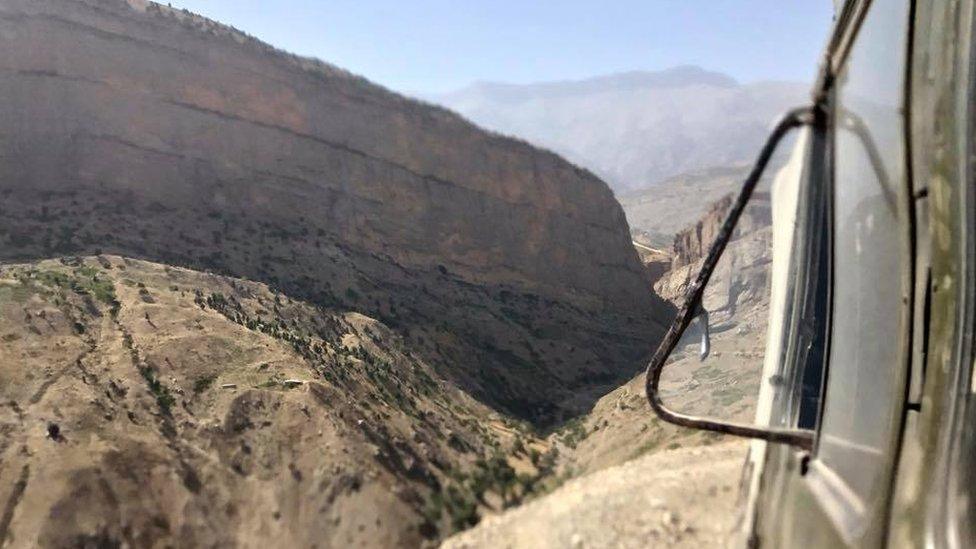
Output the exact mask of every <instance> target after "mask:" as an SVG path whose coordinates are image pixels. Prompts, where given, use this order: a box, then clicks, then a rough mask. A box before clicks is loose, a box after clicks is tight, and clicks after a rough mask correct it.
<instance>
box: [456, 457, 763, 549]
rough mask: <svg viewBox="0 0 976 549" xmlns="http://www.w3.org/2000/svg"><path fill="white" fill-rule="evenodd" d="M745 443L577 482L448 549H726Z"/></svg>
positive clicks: (645, 460)
mask: <svg viewBox="0 0 976 549" xmlns="http://www.w3.org/2000/svg"><path fill="white" fill-rule="evenodd" d="M746 448H747V446H746V444H745V443H743V442H740V441H736V442H731V443H724V444H719V445H714V446H702V447H691V448H679V449H675V450H668V451H664V452H659V453H655V454H652V455H648V456H645V457H641V458H638V459H635V460H633V461H630V462H627V463H624V464H623V465H619V466H616V467H611V468H609V469H605V470H602V471H598V472H596V473H593V474H590V475H586V476H584V477H581V478H577V479H574V480H572V481H570V482H568V483H566V484H565V485H563V486H561V487H560V488H559V489H557V490H556V491H554V492H552V493H551V494H548V495H546V496H544V497H542V498H539V499H537V500H535V501H532V502H530V503H528V504H526V505H524V506H522V507H518V508H516V509H512V510H510V511H508V512H506V513H503V514H501V515H497V516H493V517H488V518H486V519H485V520H483V521H482V522H481V523H480V524H479V525H478V526H476V527H475V528H473V529H471V530H468V531H466V532H462V533H461V534H459V535H456V536H454V537H452V538H450V539H448V540H446V541H445V542H444V544H443V545H442V546H441V547H442V549H476V548H523V547H525V548H530V547H531V548H533V549H544V548H560V549H561V548H567V547H568V548H573V549H583V548H604V547H606V548H610V547H613V548H630V547H634V548H637V547H640V548H646V547H695V548H697V547H720V546H722V545H723V544H724V542H725V540H726V539H727V537H728V532H729V530H730V528H731V527H732V523H733V520H734V518H735V505H736V499H737V495H738V484H739V477H740V471H741V468H742V464H743V460H744V458H745V453H746Z"/></svg>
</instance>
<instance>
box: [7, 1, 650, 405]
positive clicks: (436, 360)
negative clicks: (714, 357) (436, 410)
mask: <svg viewBox="0 0 976 549" xmlns="http://www.w3.org/2000/svg"><path fill="white" fill-rule="evenodd" d="M0 49H2V51H3V52H4V54H3V55H2V56H0V97H3V98H4V101H3V102H2V103H0V194H2V196H3V201H2V215H0V259H3V260H11V259H33V258H39V257H50V256H55V255H64V254H83V253H114V254H119V255H124V256H132V257H138V258H144V259H150V260H154V261H160V262H163V263H167V264H174V265H185V266H190V267H195V268H200V269H210V270H214V271H217V272H220V273H225V274H231V275H235V276H242V277H245V278H250V279H254V280H258V281H263V282H267V283H270V284H272V285H274V286H275V287H277V288H279V289H281V290H282V291H284V292H285V293H287V294H289V295H293V296H297V297H302V298H307V299H310V300H312V301H313V302H315V303H317V304H320V305H323V304H324V305H330V304H332V305H336V304H339V305H343V306H345V307H349V308H352V309H355V310H359V311H362V312H365V313H367V314H370V315H371V316H374V317H377V318H380V319H382V320H383V321H384V322H386V323H387V324H389V325H391V326H392V327H394V328H395V329H398V330H400V331H401V332H402V333H403V334H405V335H406V336H408V337H412V338H415V339H416V340H417V341H418V342H420V345H419V347H420V349H422V351H421V352H424V353H426V355H427V356H428V357H429V358H430V359H431V361H432V363H433V364H434V365H435V368H436V369H437V371H438V372H439V373H440V375H443V376H445V377H448V378H449V379H451V380H452V381H455V382H457V383H458V384H459V385H460V386H462V387H464V388H466V389H468V390H469V391H471V392H472V393H473V394H474V395H476V396H477V397H478V398H480V399H482V400H483V401H486V402H488V403H490V404H493V405H496V406H499V407H501V408H502V409H504V410H506V411H509V412H512V413H515V414H518V415H520V416H522V417H526V418H529V419H532V420H534V421H538V422H543V423H544V422H546V421H550V420H552V419H553V418H556V417H558V416H560V415H561V414H562V413H564V412H565V411H566V410H570V411H572V410H578V409H580V408H582V407H584V406H586V404H587V403H588V402H591V401H592V398H595V396H596V395H598V394H600V393H601V392H605V390H606V389H607V388H609V387H611V386H612V385H613V384H614V383H615V382H617V381H619V380H621V379H624V378H626V377H627V376H629V375H630V374H632V373H633V372H634V371H636V369H638V368H639V367H640V366H641V363H642V359H643V357H644V356H645V355H646V353H647V352H648V350H649V349H651V348H653V346H654V344H655V343H656V341H657V339H658V337H659V336H660V334H661V333H662V331H663V328H662V327H661V324H660V322H659V321H658V319H660V318H664V317H666V315H667V314H668V311H669V307H668V306H667V305H665V304H664V303H663V302H661V301H660V300H657V299H656V298H654V297H652V296H651V295H649V293H648V292H647V290H646V285H645V283H644V282H643V280H642V275H641V272H640V266H639V263H638V260H637V257H636V254H635V252H634V250H633V248H632V247H631V245H630V242H629V238H628V234H627V228H626V222H625V220H624V216H623V213H622V211H621V209H620V207H619V206H618V205H617V203H616V202H615V201H614V199H613V196H612V194H611V192H610V190H609V189H608V188H607V186H606V185H605V184H603V183H602V182H601V181H599V180H598V179H597V178H596V177H594V176H593V175H591V174H590V173H588V172H586V171H583V170H580V169H578V168H576V167H574V166H572V165H571V164H569V163H567V162H565V161H563V160H562V159H560V158H559V157H557V156H555V155H553V154H551V153H547V152H544V151H540V150H537V149H535V148H532V147H530V146H528V145H526V144H524V143H521V142H518V141H515V140H511V139H506V138H501V137H498V136H495V135H491V134H489V133H486V132H484V131H481V130H479V129H478V128H476V127H474V126H472V125H471V124H469V123H467V122H465V121H464V120H463V119H461V118H460V117H458V116H456V115H454V114H452V113H450V112H448V111H445V110H442V109H439V108H434V107H431V106H427V105H424V104H421V103H418V102H415V101H411V100H408V99H405V98H403V97H400V96H398V95H396V94H393V93H391V92H389V91H386V90H384V89H381V88H379V87H377V86H375V85H372V84H370V83H369V82H366V81H365V80H363V79H361V78H358V77H355V76H353V75H350V74H348V73H346V72H344V71H342V70H340V69H337V68H335V67H332V66H329V65H326V64H323V63H321V62H318V61H313V60H309V59H303V58H298V57H295V56H291V55H289V54H286V53H283V52H280V51H276V50H274V49H272V48H271V47H269V46H267V45H265V44H262V43H260V42H257V41H256V40H253V39H251V38H249V37H247V36H245V35H243V34H241V33H238V32H236V31H234V30H232V29H228V28H226V27H222V26H219V25H217V24H215V23H213V22H211V21H208V20H206V19H203V18H200V17H197V16H193V15H191V14H188V13H185V12H181V11H176V10H171V9H168V8H164V7H161V6H158V5H155V4H151V3H145V2H140V1H136V0H131V1H129V2H125V1H122V0H74V1H60V2H55V1H52V0H2V1H0Z"/></svg>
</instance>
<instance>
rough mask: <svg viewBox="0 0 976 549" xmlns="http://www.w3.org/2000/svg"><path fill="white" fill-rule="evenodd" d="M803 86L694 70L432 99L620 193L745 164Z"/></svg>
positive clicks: (471, 90)
mask: <svg viewBox="0 0 976 549" xmlns="http://www.w3.org/2000/svg"><path fill="white" fill-rule="evenodd" d="M808 90H809V86H808V85H807V84H803V83H793V82H757V83H750V84H742V83H739V82H736V81H735V80H734V79H733V78H731V77H729V76H727V75H724V74H721V73H717V72H711V71H706V70H704V69H702V68H699V67H695V66H679V67H674V68H671V69H667V70H663V71H657V72H648V71H635V72H627V73H618V74H610V75H605V76H598V77H594V78H590V79H586V80H578V81H562V82H542V83H538V84H528V85H515V84H503V83H495V82H481V83H476V84H473V85H471V86H469V87H467V88H463V89H461V90H458V91H455V92H452V93H448V94H444V95H440V96H434V97H430V99H431V100H433V101H436V102H438V103H440V104H442V105H445V106H447V107H449V108H451V109H453V110H456V111H457V112H459V113H461V114H462V115H464V116H465V117H467V118H469V119H470V120H472V121H474V122H475V123H477V124H479V125H481V126H484V127H486V128H489V129H491V130H495V131H497V132H500V133H503V134H507V135H513V136H516V137H520V138H522V139H526V140H528V141H529V142H532V143H534V144H537V145H541V146H543V147H546V148H549V149H552V150H554V151H556V152H558V153H559V154H561V155H563V156H565V157H566V158H568V159H569V160H571V161H573V162H575V163H577V164H579V165H581V166H583V167H585V168H588V169H590V170H592V171H593V172H594V173H596V174H597V175H599V176H600V177H601V178H603V179H604V180H606V181H607V182H608V183H609V184H610V186H611V187H612V188H613V190H614V191H615V192H616V193H617V194H618V195H620V194H621V193H624V192H627V191H633V190H636V189H642V188H646V187H650V186H653V185H655V184H657V183H660V182H662V181H663V180H665V179H667V178H670V177H674V176H677V175H680V174H683V173H686V172H693V171H698V170H702V169H707V168H714V167H728V166H733V165H736V164H741V163H744V162H749V161H751V160H752V159H753V156H754V155H755V154H756V151H757V149H758V147H759V146H760V145H761V144H762V141H763V139H764V138H765V136H766V134H767V132H768V130H769V128H770V126H771V124H772V123H773V122H774V121H775V119H776V117H777V116H778V115H779V114H781V113H782V112H783V111H785V110H786V109H789V108H790V107H793V106H796V105H798V104H801V103H803V102H805V101H806V97H807V94H808Z"/></svg>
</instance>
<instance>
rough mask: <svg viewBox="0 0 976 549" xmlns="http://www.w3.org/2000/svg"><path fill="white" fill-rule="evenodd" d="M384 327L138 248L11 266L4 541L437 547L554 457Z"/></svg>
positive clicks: (4, 325) (0, 472)
mask: <svg viewBox="0 0 976 549" xmlns="http://www.w3.org/2000/svg"><path fill="white" fill-rule="evenodd" d="M416 346H417V343H416V342H414V341H411V340H408V339H405V338H403V337H401V336H399V335H397V334H396V333H395V332H394V331H393V330H391V328H390V327H389V326H386V325H385V324H383V323H382V322H379V321H377V320H375V319H372V318H369V317H366V316H364V315H361V314H359V313H355V312H352V311H348V310H345V309H342V308H322V307H317V306H313V305H310V304H308V303H305V302H301V301H296V300H294V299H291V298H289V297H287V296H285V295H283V294H281V293H280V292H277V291H275V290H272V289H271V288H269V287H268V286H266V285H264V284H258V283H254V282H249V281H245V280H240V279H233V278H227V277H222V276H217V275H213V274H207V273H201V272H196V271H191V270H187V269H182V268H174V267H170V266H166V265H160V264H155V263H149V262H144V261H137V260H130V259H125V258H120V257H116V256H98V257H90V258H84V259H66V260H63V261H55V260H47V261H42V262H35V263H30V264H22V265H5V266H3V267H2V269H0V546H9V547H28V546H43V547H82V546H83V547H96V546H97V547H118V546H130V547H163V546H176V547H213V546H219V547H230V546H242V547H268V546H277V547H299V546H301V547H349V546H362V545H366V546H376V547H390V546H407V547H412V546H417V545H420V544H423V543H425V542H430V541H433V540H436V539H437V538H439V537H441V536H443V535H445V534H447V533H450V532H452V531H455V530H457V529H459V528H463V527H466V526H469V525H471V524H473V523H474V522H475V521H476V520H477V517H478V515H480V514H485V513H489V512H492V511H496V510H500V509H502V508H503V507H505V506H507V505H511V504H512V503H515V502H517V501H519V500H520V499H521V498H522V497H523V496H524V495H526V494H527V493H529V492H530V491H531V490H532V489H533V486H534V483H535V482H536V481H537V480H538V478H539V477H540V475H542V474H543V473H545V472H546V471H547V468H546V467H547V466H546V465H545V463H546V462H547V460H550V461H551V457H548V449H547V446H546V444H545V443H544V442H543V441H540V440H538V439H535V438H533V437H532V435H531V434H529V433H528V432H525V431H524V429H522V428H521V427H520V426H519V424H517V423H513V422H510V421H507V420H505V419H504V418H502V417H499V416H498V415H497V414H495V413H494V412H492V411H490V410H489V409H487V408H486V407H484V406H483V405H481V404H479V403H478V402H476V401H474V400H473V399H471V398H470V397H468V396H467V395H465V394H464V393H463V392H461V391H459V390H458V389H457V388H456V387H454V386H453V385H451V384H450V383H447V382H445V381H444V380H442V379H440V378H439V377H438V375H437V374H436V372H435V371H434V369H433V368H432V367H431V365H430V364H429V363H427V362H426V361H425V360H424V359H422V358H421V357H420V356H419V355H418V353H416V352H415V349H416Z"/></svg>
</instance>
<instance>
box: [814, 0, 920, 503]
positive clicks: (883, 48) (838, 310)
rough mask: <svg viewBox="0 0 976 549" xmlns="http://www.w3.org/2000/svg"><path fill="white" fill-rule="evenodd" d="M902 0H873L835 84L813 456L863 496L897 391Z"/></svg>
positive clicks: (878, 466)
mask: <svg viewBox="0 0 976 549" xmlns="http://www.w3.org/2000/svg"><path fill="white" fill-rule="evenodd" d="M908 14H909V9H908V5H907V2H905V1H904V0H875V1H874V2H872V4H871V7H870V11H869V12H868V14H867V15H866V18H865V20H864V21H863V23H862V26H861V29H860V31H859V33H858V36H857V39H856V41H855V43H854V46H853V49H852V50H851V52H850V56H849V58H848V60H847V63H846V67H845V69H844V70H843V72H842V73H841V75H840V77H839V79H838V84H837V95H836V100H837V101H836V107H835V113H834V115H835V135H834V170H835V171H834V202H833V213H834V240H833V250H834V260H833V265H834V276H833V322H832V326H831V329H832V331H831V341H830V367H829V371H828V374H827V383H828V385H827V392H826V401H825V408H824V417H823V421H822V424H821V426H822V431H821V436H820V443H819V453H818V457H819V458H820V459H821V460H822V461H823V462H824V463H825V464H827V465H828V466H830V467H831V468H832V469H833V470H834V471H835V472H836V473H837V474H838V475H839V476H840V477H841V478H842V479H843V480H844V481H845V482H846V483H847V484H848V486H849V487H850V488H851V489H852V490H853V492H854V493H855V494H856V495H857V496H858V497H859V498H860V499H861V501H862V502H866V501H868V500H869V499H871V498H872V496H873V495H877V493H878V492H877V491H878V490H883V489H884V488H883V487H884V486H885V485H886V480H887V479H886V471H887V469H888V468H889V467H890V461H889V457H888V456H889V454H890V452H889V451H888V448H889V445H890V443H891V441H892V439H893V437H894V434H895V429H896V427H897V418H898V417H899V415H900V409H899V407H898V406H899V403H900V402H901V400H902V399H903V397H904V388H903V384H904V367H905V365H904V360H903V356H902V349H903V345H902V341H901V340H902V337H903V328H904V327H903V325H902V322H903V316H902V312H903V307H904V306H905V305H904V304H903V297H904V295H906V294H905V290H906V288H905V287H904V286H905V280H906V278H905V277H904V274H903V272H902V270H903V265H905V264H906V256H905V254H906V251H907V241H906V240H905V238H904V234H905V232H904V228H903V226H902V225H901V224H900V223H899V220H900V219H901V217H902V216H903V215H904V214H903V212H902V208H901V206H900V203H901V201H902V198H901V196H902V193H903V190H904V188H905V185H906V182H905V177H906V171H905V161H904V157H905V152H906V147H905V143H904V133H903V132H904V119H903V117H902V114H901V113H902V107H903V98H904V95H903V94H904V78H905V72H906V71H905V62H906V50H907V44H906V39H907V37H908Z"/></svg>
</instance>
